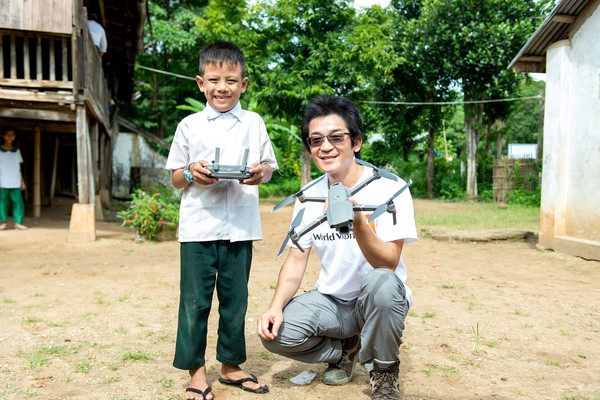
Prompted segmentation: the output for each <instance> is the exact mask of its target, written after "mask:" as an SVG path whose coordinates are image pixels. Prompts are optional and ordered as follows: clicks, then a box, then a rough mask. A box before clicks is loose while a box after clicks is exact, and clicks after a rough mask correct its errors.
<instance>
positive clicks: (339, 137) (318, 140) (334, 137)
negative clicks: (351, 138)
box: [308, 132, 352, 147]
mask: <svg viewBox="0 0 600 400" xmlns="http://www.w3.org/2000/svg"><path fill="white" fill-rule="evenodd" d="M346 135H352V134H351V133H350V132H336V133H330V134H329V135H325V136H321V135H314V136H309V137H308V145H309V146H310V147H321V146H322V145H323V142H324V141H325V139H327V141H328V142H329V144H331V145H332V146H335V145H336V144H342V143H344V140H345V139H346Z"/></svg>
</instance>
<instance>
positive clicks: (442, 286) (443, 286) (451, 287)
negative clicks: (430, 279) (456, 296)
mask: <svg viewBox="0 0 600 400" xmlns="http://www.w3.org/2000/svg"><path fill="white" fill-rule="evenodd" d="M438 287H439V288H440V289H454V288H455V286H454V285H445V284H444V285H439V286H438Z"/></svg>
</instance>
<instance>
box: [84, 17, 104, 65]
mask: <svg viewBox="0 0 600 400" xmlns="http://www.w3.org/2000/svg"><path fill="white" fill-rule="evenodd" d="M87 24H88V29H89V30H90V35H91V36H92V41H93V42H94V45H95V46H96V49H98V54H100V57H102V56H103V55H104V53H106V49H107V47H108V43H107V41H106V31H105V30H104V28H103V27H102V25H100V22H99V21H98V15H96V14H95V13H91V14H90V19H88V21H87Z"/></svg>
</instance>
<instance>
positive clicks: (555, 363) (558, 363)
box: [546, 359, 561, 368]
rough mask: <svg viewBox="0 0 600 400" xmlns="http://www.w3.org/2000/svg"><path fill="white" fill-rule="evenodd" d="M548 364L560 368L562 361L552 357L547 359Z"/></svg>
mask: <svg viewBox="0 0 600 400" xmlns="http://www.w3.org/2000/svg"><path fill="white" fill-rule="evenodd" d="M546 365H551V366H553V367H558V368H561V366H560V362H558V361H556V360H552V359H550V360H546Z"/></svg>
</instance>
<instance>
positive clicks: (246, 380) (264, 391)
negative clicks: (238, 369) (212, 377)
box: [219, 374, 269, 393]
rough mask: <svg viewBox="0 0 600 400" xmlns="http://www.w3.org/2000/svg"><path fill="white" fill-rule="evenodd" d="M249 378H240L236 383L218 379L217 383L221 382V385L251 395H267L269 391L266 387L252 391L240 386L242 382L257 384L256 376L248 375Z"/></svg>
mask: <svg viewBox="0 0 600 400" xmlns="http://www.w3.org/2000/svg"><path fill="white" fill-rule="evenodd" d="M250 376H251V378H242V379H238V380H237V381H230V380H228V379H223V378H219V382H221V383H222V384H223V385H228V386H234V387H237V388H239V389H242V390H245V391H247V392H252V393H267V392H268V391H269V387H268V386H267V385H265V386H263V387H261V388H260V389H252V388H249V387H246V386H244V385H242V383H244V382H254V383H257V384H258V379H256V376H255V375H253V374H250Z"/></svg>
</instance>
